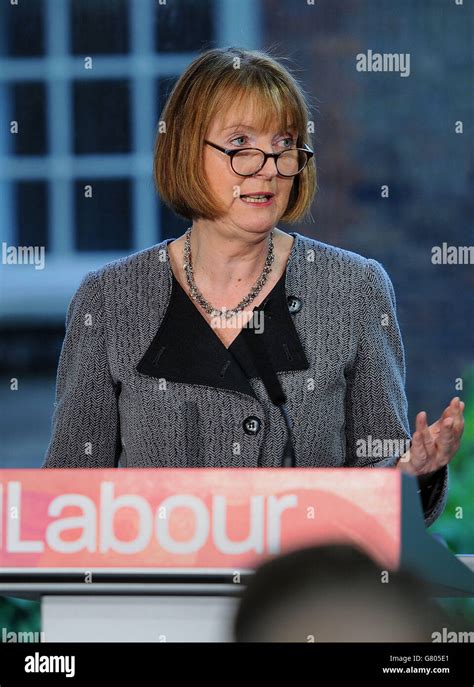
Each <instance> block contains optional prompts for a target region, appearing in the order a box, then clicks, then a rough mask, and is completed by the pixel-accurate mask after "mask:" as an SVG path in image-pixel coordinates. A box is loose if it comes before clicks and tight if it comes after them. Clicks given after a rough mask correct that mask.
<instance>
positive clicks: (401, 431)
mask: <svg viewBox="0 0 474 687" xmlns="http://www.w3.org/2000/svg"><path fill="white" fill-rule="evenodd" d="M355 307H356V315H355V317H356V327H357V329H358V344H357V353H356V357H355V361H354V364H353V366H352V368H351V369H350V370H349V371H348V372H347V374H346V382H347V389H346V464H347V465H349V466H352V467H394V466H395V465H396V464H397V460H398V458H399V457H400V456H401V455H402V454H403V453H405V450H406V447H407V443H408V442H409V441H410V440H411V434H410V427H409V423H408V415H407V412H408V403H407V398H406V394H405V353H404V349H403V342H402V337H401V333H400V328H399V326H398V321H397V313H396V300H395V293H394V290H393V286H392V283H391V281H390V278H389V276H388V274H387V273H386V271H385V270H384V268H383V267H382V265H381V264H380V263H378V262H377V261H376V260H367V261H366V265H365V269H364V275H363V279H362V286H361V293H360V294H359V297H358V299H357V304H356V306H355ZM418 487H419V493H420V496H421V501H422V506H423V510H424V516H425V525H426V526H429V525H431V524H432V523H433V522H434V521H435V520H436V519H437V518H438V517H439V515H440V514H441V513H442V511H443V509H444V507H445V505H446V500H447V493H448V469H447V466H445V467H444V468H441V469H440V470H438V471H436V472H434V473H431V474H430V475H428V476H424V477H423V478H419V479H418Z"/></svg>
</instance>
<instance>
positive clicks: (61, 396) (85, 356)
mask: <svg viewBox="0 0 474 687" xmlns="http://www.w3.org/2000/svg"><path fill="white" fill-rule="evenodd" d="M104 316H105V313H104V306H103V301H102V293H101V286H100V281H99V277H98V276H97V274H96V273H94V272H89V273H88V274H86V276H85V277H84V278H83V280H82V282H81V284H80V286H79V288H78V289H77V291H76V293H75V294H74V296H73V298H72V300H71V302H70V304H69V307H68V311H67V316H66V334H65V337H64V341H63V345H62V349H61V354H60V357H59V365H58V371H57V378H56V394H55V404H54V412H53V418H52V435H51V440H50V443H49V446H48V448H47V450H46V454H45V457H44V462H43V465H42V467H45V468H92V467H102V468H106V467H115V466H116V464H117V460H118V456H119V450H118V449H119V437H120V431H119V414H118V389H117V386H116V385H115V384H114V382H113V379H112V376H111V373H110V368H109V363H108V358H107V347H106V337H105V323H104Z"/></svg>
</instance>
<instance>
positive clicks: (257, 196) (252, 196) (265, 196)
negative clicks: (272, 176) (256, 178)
mask: <svg viewBox="0 0 474 687" xmlns="http://www.w3.org/2000/svg"><path fill="white" fill-rule="evenodd" d="M240 199H241V200H243V201H244V203H251V204H255V205H268V204H270V203H271V202H272V200H273V194H272V193H249V194H242V195H241V196H240Z"/></svg>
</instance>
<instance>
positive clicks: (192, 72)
mask: <svg viewBox="0 0 474 687" xmlns="http://www.w3.org/2000/svg"><path fill="white" fill-rule="evenodd" d="M308 114H309V113H308V105H307V102H306V98H305V94H304V92H303V90H302V88H301V86H300V85H299V84H298V82H297V81H296V79H295V78H294V77H293V76H292V75H291V74H290V72H289V71H288V70H287V69H286V68H285V67H284V66H283V65H282V64H280V62H278V61H277V60H276V59H274V58H273V57H271V56H270V55H269V54H267V53H264V52H260V51H250V50H239V49H237V48H222V49H213V50H208V51H206V52H204V53H203V54H201V55H200V56H198V57H197V58H196V59H195V60H194V61H193V62H192V63H191V64H190V65H189V67H188V68H187V69H186V70H185V72H184V73H183V74H182V76H181V77H180V78H179V80H178V82H177V83H176V85H175V87H174V88H173V90H172V92H171V95H170V96H169V98H168V101H167V103H166V105H165V107H164V109H163V112H162V113H161V116H160V123H159V126H158V133H157V138H156V145H155V156H154V175H155V181H156V185H157V188H158V192H159V194H160V196H161V198H162V199H163V201H164V202H166V203H167V204H168V205H169V206H170V207H171V208H172V209H173V210H174V211H175V212H176V213H178V214H180V215H182V216H184V217H186V218H187V219H192V220H195V219H207V220H220V221H224V222H227V223H230V224H234V225H237V226H241V227H242V226H243V227H244V228H247V229H250V230H257V231H258V230H260V229H262V230H263V229H269V228H272V227H273V226H275V224H276V223H277V222H278V221H279V220H280V219H283V220H284V221H287V222H290V223H292V222H296V221H298V220H300V219H301V218H302V217H303V216H304V215H306V214H307V213H308V211H309V208H310V205H311V202H312V199H313V197H314V194H315V191H316V170H315V164H314V158H312V159H310V160H309V162H308V164H307V165H306V167H305V168H304V169H303V171H301V172H300V173H299V174H298V175H297V176H295V177H292V178H289V177H284V176H281V175H280V174H279V173H278V170H277V168H276V164H275V160H274V159H267V161H266V163H265V165H264V166H263V168H262V169H261V170H259V171H257V172H256V173H255V174H253V175H252V176H248V177H243V176H240V175H238V174H236V173H235V171H234V170H233V169H232V166H231V161H230V158H229V156H228V155H226V154H225V153H223V152H221V151H220V150H218V149H216V148H214V147H212V146H210V145H208V144H206V143H205V141H206V140H208V141H211V142H212V143H214V144H217V145H218V146H221V147H222V148H225V149H237V148H244V147H256V148H261V149H262V150H263V151H265V152H267V153H272V152H273V153H278V152H280V151H283V150H285V149H286V148H288V147H304V144H306V145H308V146H309V147H310V148H311V147H312V146H311V141H310V139H309V135H308ZM259 191H268V192H270V193H273V194H274V197H273V200H272V202H271V203H270V204H269V205H268V206H262V207H256V206H255V204H251V203H245V201H244V200H243V199H241V198H240V196H241V195H245V194H247V193H256V192H259Z"/></svg>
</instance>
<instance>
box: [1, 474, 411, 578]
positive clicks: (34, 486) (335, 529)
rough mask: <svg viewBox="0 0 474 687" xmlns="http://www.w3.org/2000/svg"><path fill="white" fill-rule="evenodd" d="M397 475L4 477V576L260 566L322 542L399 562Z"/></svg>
mask: <svg viewBox="0 0 474 687" xmlns="http://www.w3.org/2000/svg"><path fill="white" fill-rule="evenodd" d="M400 523H401V473H400V472H399V471H398V470H395V469H387V468H382V469H375V468H371V469H370V470H369V469H365V470H362V469H347V468H345V469H327V468H315V469H305V468H295V469H264V468H257V469H237V468H235V469H233V468H231V469H228V468H221V469H206V468H197V469H183V468H181V469H162V468H156V469H141V470H134V469H110V470H100V469H91V470H51V469H50V470H2V471H0V566H1V567H2V568H3V569H4V570H5V569H9V568H11V569H32V568H35V569H44V570H47V569H53V568H54V569H62V570H68V569H69V570H77V569H80V570H86V569H90V570H98V569H102V570H106V569H111V568H115V569H117V568H118V569H124V570H125V569H129V570H131V569H133V570H136V569H147V570H150V569H154V570H163V571H166V570H171V569H179V570H182V571H183V572H185V571H186V570H189V571H196V572H197V571H198V570H209V569H214V570H224V569H225V570H241V569H249V570H251V569H253V568H254V567H255V566H256V565H258V564H260V563H261V562H262V561H263V560H264V559H266V558H268V557H271V556H273V555H276V554H279V553H283V552H286V551H289V550H291V549H295V548H300V547H302V546H311V545H313V544H322V543H326V542H332V543H335V542H337V543H351V544H354V545H357V546H359V547H361V548H363V549H364V550H365V551H366V552H367V553H368V554H369V555H370V556H372V557H373V558H374V559H375V560H376V561H377V562H378V563H379V564H380V565H381V566H383V567H386V568H388V569H396V568H398V566H399V563H400V527H401V524H400Z"/></svg>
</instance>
